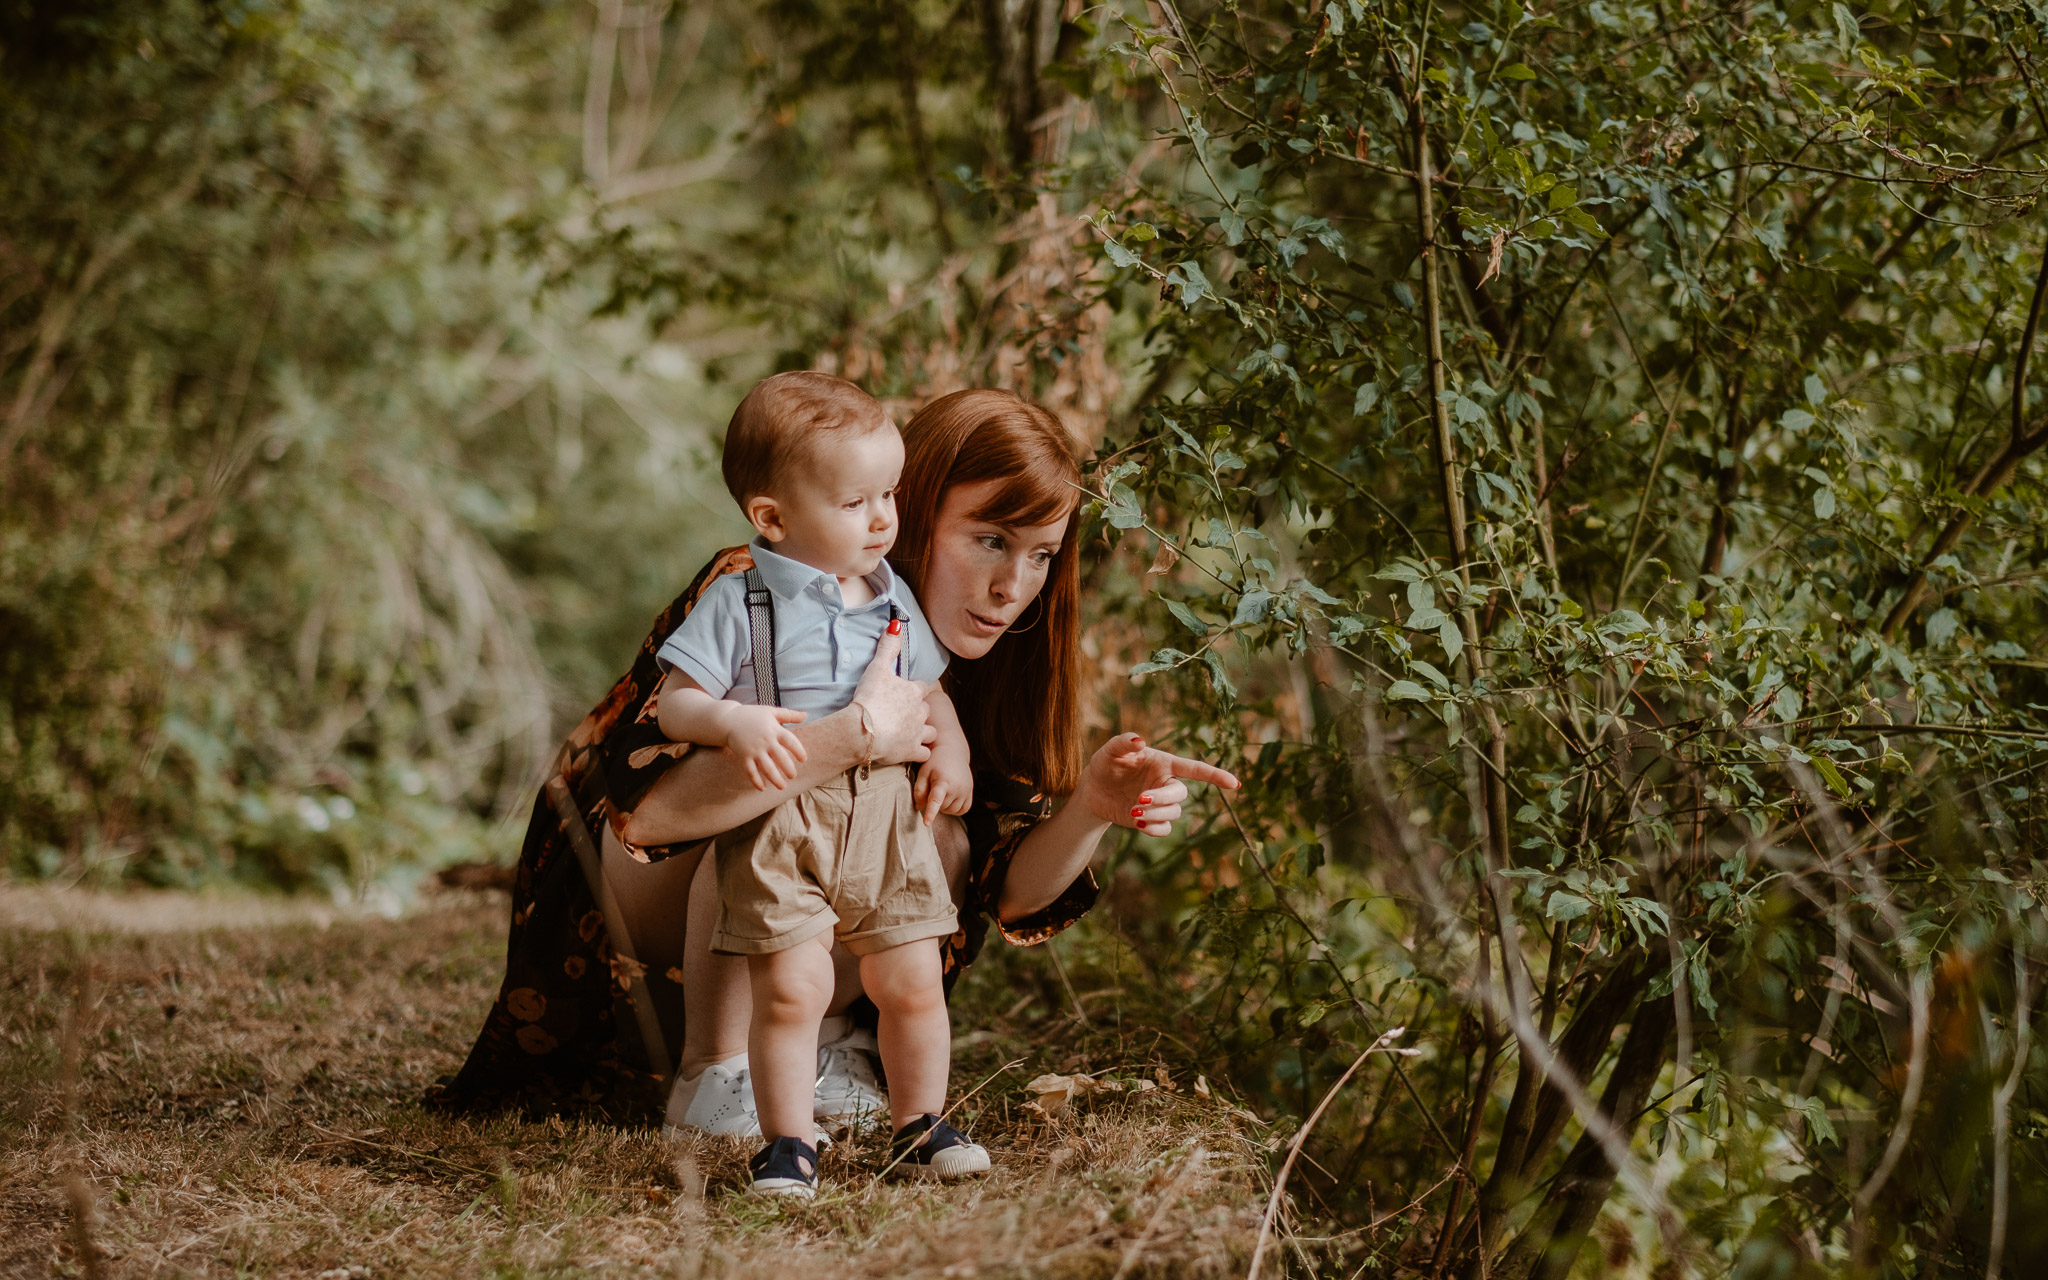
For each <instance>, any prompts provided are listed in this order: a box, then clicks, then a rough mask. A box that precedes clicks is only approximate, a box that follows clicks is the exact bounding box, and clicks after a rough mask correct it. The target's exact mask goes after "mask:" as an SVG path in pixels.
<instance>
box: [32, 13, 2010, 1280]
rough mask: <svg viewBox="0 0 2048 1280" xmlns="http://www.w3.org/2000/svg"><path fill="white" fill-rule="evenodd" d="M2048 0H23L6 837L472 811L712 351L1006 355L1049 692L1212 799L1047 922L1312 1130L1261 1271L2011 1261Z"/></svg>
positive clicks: (343, 852) (837, 358)
mask: <svg viewBox="0 0 2048 1280" xmlns="http://www.w3.org/2000/svg"><path fill="white" fill-rule="evenodd" d="M2044 31H2048V6H2043V5H2040V4H2036V3H2032V2H2031V0H2029V2H2025V3H2015V2H2010V0H1993V2H1990V3H1964V2H1963V0H1954V2H1953V3H1923V2H1920V0H1897V2H1896V3H1885V2H1882V0H1880V2H1878V3H1868V4H1845V3H1821V4H1812V3H1786V4H1769V3H1700V2H1697V0H1688V2H1677V0H1669V2H1664V3H1641V4H1631V3H1624V2H1621V0H1587V2H1586V3H1569V2H1568V3H1558V4H1555V5H1552V6H1549V7H1547V8H1543V9H1541V10H1540V11H1539V10H1538V9H1536V8H1526V9H1525V8H1522V7H1519V6H1517V5H1514V4H1509V3H1501V4H1485V3H1472V4H1458V5H1440V4H1436V3H1410V4H1396V3H1374V4H1365V3H1361V2H1360V0H1335V2H1325V0H1312V2H1311V3H1309V4H1306V5H1292V4H1269V3H1263V2H1257V0H1241V2H1239V3H1225V4H1214V5H1211V4H1203V3H1192V4H1176V3H1169V2H1167V0H1160V2H1159V3H1132V4H1123V5H1102V6H1088V5H1083V4H1081V3H1078V2H1074V3H1065V4H1062V3H1059V2H1058V0H964V2H962V3H958V4H947V3H935V2H928V0H879V2H878V3H843V4H841V3H807V2H799V0H791V2H788V3H776V2H770V3H761V4H754V5H746V4H738V3H726V2H723V0H694V2H692V3H688V4H679V5H673V4H662V3H635V4H628V3H625V2H624V0H595V2H594V3H588V4H580V5H569V4H545V3H537V2H519V0H513V2H508V3H503V4H500V5H497V6H483V5H476V6H454V5H440V4H428V3H424V2H407V0H387V2H386V3H373V4H360V3H359V4H348V5H343V4H336V3H326V2H324V0H296V2H293V3H253V2H251V3H230V2H228V0H168V2H165V3H153V4H116V3H111V2H98V3H94V2H88V3H82V4H73V5H66V6H54V5H38V4H33V3H16V4H12V5H7V6H5V7H4V9H0V148H4V153H5V157H6V160H5V163H4V164H0V848H4V853H5V859H6V862H5V865H6V866H7V868H8V872H7V874H8V875H10V876H12V877H14V878H16V879H22V880H38V879H40V880H55V881H60V882H66V883H70V882H83V883H87V884H121V883H134V882H141V883H148V884H155V885H161V886H195V885H204V884H211V883H218V882H222V881H240V882H252V883H257V884H262V885H266V886H273V887H277V888H284V889H298V890H309V889H310V890H316V891H321V892H326V893H330V894H334V895H336V896H337V897H338V898H343V899H350V898H353V899H364V898H372V899H374V898H377V897H379V896H380V895H381V896H385V897H392V898H396V897H402V896H403V895H405V894H406V893H408V892H409V891H410V888H411V886H412V885H413V884H414V883H415V882H416V881H417V880H418V879H419V878H420V877H421V876H422V875H424V874H425V873H426V872H427V871H429V870H431V869H433V868H434V867H436V866H439V865H442V864H445V863H450V862H457V861H466V860H472V859H477V858H493V857H496V858H503V857H506V856H508V854H509V850H510V846H511V843H512V841H513V838H514V836H515V834H516V826H515V821H516V818H517V816H518V815H519V814H521V813H523V812H524V809H525V806H526V804H527V803H528V801H529V796H530V792H531V791H532V789H533V787H534V786H535V784H536V781H537V779H538V778H539V776H540V773H541V770H542V769H543V768H544V766H545V764H546V761H547V759H548V756H549V753H550V751H551V750H552V746H553V743H554V741H555V739H556V737H557V735H558V734H559V733H560V732H561V731H562V730H563V729H564V728H565V727H566V726H567V725H568V724H570V723H572V722H573V720H574V719H575V718H576V717H577V716H579V715H580V714H581V713H582V711H583V710H584V709H585V708H586V706H587V705H588V704H589V703H590V702H591V701H592V700H593V699H594V698H595V697H596V696H597V695H598V694H599V693H600V692H601V691H602V690H603V689H604V688H605V687H606V685H607V684H608V682H609V680H610V679H611V678H612V676H613V675H614V674H615V673H616V671H617V670H618V669H619V668H620V666H621V665H622V664H623V662H624V661H625V660H626V657H627V655H628V653H629V652H630V649H631V646H633V645H634V644H635V643H636V642H637V640H638V638H639V637H640V635H641V634H642V633H643V632H644V628H645V626H646V623H647V620H648V619H649V618H650V617H651V616H652V615H653V614H654V613H655V612H656V611H658V609H659V608H660V607H661V606H662V605H663V604H665V603H666V602H667V600H668V599H669V598H670V597H671V596H672V595H673V594H674V592H675V591H676V590H677V589H678V588H679V587H680V585H681V584H682V583H684V582H685V581H687V579H688V578H689V577H690V575H691V574H692V573H693V572H694V571H695V568H696V567H697V565H698V564H699V563H700V562H701V560H702V558H703V556H704V555H705V553H707V552H708V551H710V550H711V549H713V548H715V547H716V546H718V545H721V544H723V543H726V542H729V541H732V540H734V539H735V538H736V537H737V536H738V531H739V525H738V522H737V518H736V517H735V516H733V515H732V514H731V513H730V512H729V511H728V510H727V507H728V506H729V503H727V502H726V501H725V500H724V498H723V495H722V493H721V491H720V490H719V487H718V486H717V484H716V482H715V474H714V472H713V471H712V470H710V465H709V464H710V462H711V460H712V459H713V457H714V456H715V454H714V450H715V446H716V433H717V430H718V428H719V426H720V424H722V422H723V420H724V417H725V415H726V414H727V413H728V412H729V410H730V406H731V405H732V404H733V403H734V402H735V401H736V399H737V397H738V396H739V395H740V394H742V393H743V392H744V390H745V388H746V386H747V385H748V384H749V383H750V382H751V380H753V379H754V378H756V377H758V376H760V375H762V374H765V373H768V372H771V371H774V370H776V369H781V368H797V367H816V368H824V369H829V370H833V371H836V372H839V373H842V374H844V375H845V376H847V377H850V378H853V379H855V380H857V381H860V382H862V383H863V384H865V385H867V386H868V387H869V388H870V389H872V390H874V391H875V392H876V393H877V394H880V395H883V396H885V397H887V398H888V399H889V400H890V401H891V402H892V403H893V404H895V405H897V406H898V407H899V408H900V409H902V410H905V411H907V410H908V409H910V408H911V407H913V406H914V405H915V404H917V403H919V402H920V401H922V400H923V399H926V398H929V397H930V396H933V395H936V394H939V393H942V392H944V391H947V390H950V389H953V388H955V387H959V386H967V385H990V384H992V385H1000V386H1008V387H1013V388H1016V389H1017V390H1019V391H1022V392H1025V393H1026V394H1030V395H1032V396H1034V397H1036V398H1038V399H1040V400H1042V401H1044V402H1045V403H1047V404H1049V405H1051V406H1052V407H1054V408H1055V409H1057V410H1058V411H1059V412H1060V413H1061V414H1062V415H1063V416H1064V417H1065V419H1066V421H1067V423H1068V424H1069V426H1070V427H1071V428H1072V429H1073V431H1074V432H1075V434H1076V437H1077V440H1078V441H1079V443H1080V444H1082V445H1083V446H1085V447H1087V448H1090V449H1092V450H1094V453H1095V458H1096V461H1095V463H1094V464H1093V466H1092V467H1091V470H1090V484H1091V486H1093V489H1094V500H1093V501H1091V503H1090V504H1089V522H1088V525H1087V536H1088V540H1089V554H1090V561H1089V570H1088V572H1089V585H1090V591H1091V599H1092V601H1093V607H1094V609H1095V616H1094V618H1093V619H1092V622H1091V625H1090V627H1089V629H1088V641H1087V643H1088V646H1089V656H1090V658H1091V659H1093V660H1094V664H1095V667H1096V669H1097V671H1098V672H1099V683H1098V684H1097V686H1096V687H1095V688H1094V689H1093V690H1092V692H1091V701H1092V711H1091V730H1092V731H1095V732H1107V731H1110V730H1112V729H1115V728H1141V729H1143V730H1145V731H1147V732H1148V733H1149V734H1151V735H1152V736H1155V737H1157V738H1159V739H1160V740H1162V741H1164V742H1166V743H1168V744H1169V745H1172V746H1174V747H1175V748H1176V749H1179V750H1183V751H1188V752H1191V753H1197V754H1204V755H1209V756H1212V757H1216V758H1220V759H1225V760H1228V761H1231V762H1232V763H1233V767H1241V768H1242V769H1243V771H1244V772H1246V773H1247V774H1248V776H1249V777H1250V779H1251V781H1252V785H1251V786H1250V787H1248V788H1247V790H1246V792H1245V793H1244V795H1243V798H1242V799H1241V800H1240V801H1238V802H1237V804H1238V806H1239V807H1238V808H1237V809H1236V810H1234V811H1230V810H1226V809H1225V808H1224V807H1223V806H1221V804H1220V803H1214V804H1212V807H1210V808H1209V809H1206V810H1204V816H1203V817H1202V818H1201V819H1199V820H1197V821H1196V822H1194V823H1193V824H1191V826H1190V829H1189V831H1188V832H1187V833H1186V835H1185V836H1184V837H1176V838H1175V839H1174V840H1172V841H1170V842H1153V841H1132V842H1127V843H1125V844H1123V845H1121V846H1119V847H1118V848H1116V849H1115V850H1113V851H1111V853H1110V855H1109V863H1108V865H1107V866H1106V868H1105V872H1104V874H1105V877H1106V878H1107V879H1108V881H1109V883H1110V894H1109V897H1110V899H1111V902H1110V906H1109V908H1108V909H1106V910H1105V911H1104V912H1102V913H1100V914H1099V916H1098V917H1097V918H1096V919H1095V920H1093V921H1092V922H1091V923H1090V924H1089V925H1088V926H1087V927H1086V929H1085V930H1084V931H1083V932H1082V933H1080V934H1079V935H1077V936H1078V943H1077V946H1078V948H1079V950H1078V952H1077V953H1076V956H1075V960H1076V963H1078V964H1080V965H1082V966H1083V968H1084V976H1085V974H1086V973H1090V972H1096V971H1099V973H1098V974H1097V976H1102V975H1110V977H1111V978H1113V980H1114V981H1116V982H1118V983H1120V984H1122V986H1121V989H1122V990H1123V991H1124V992H1125V993H1126V994H1125V996H1124V997H1123V998H1124V999H1127V1000H1136V1001H1142V1002H1145V1003H1146V1005H1147V1010H1148V1011H1147V1013H1146V1015H1145V1016H1147V1017H1149V1018H1152V1019H1154V1020H1155V1022H1156V1024H1157V1025H1158V1026H1159V1027H1161V1028H1164V1029H1165V1031H1166V1033H1167V1034H1169V1035H1171V1036H1172V1037H1173V1040H1174V1043H1175V1044H1177V1045H1178V1050H1177V1051H1178V1052H1181V1053H1184V1054H1185V1057H1186V1060H1187V1061H1189V1062H1193V1063H1203V1064H1207V1066H1208V1069H1211V1070H1214V1069H1215V1064H1216V1063H1218V1062H1228V1063H1229V1064H1230V1069H1229V1071H1228V1073H1227V1076H1228V1080H1229V1083H1230V1085H1231V1087H1232V1088H1233V1089H1234V1090H1236V1091H1238V1092H1239V1093H1241V1094H1242V1095H1243V1096H1244V1097H1245V1098H1246V1099H1247V1100H1248V1101H1249V1102H1250V1103H1251V1104H1252V1106H1253V1107H1254V1108H1255V1109H1256V1110H1257V1111H1258V1112H1259V1113H1260V1114H1261V1115H1262V1116H1264V1117H1266V1118H1269V1119H1274V1120H1277V1121H1278V1122H1279V1123H1280V1125H1281V1126H1282V1129H1283V1131H1289V1132H1292V1133H1293V1134H1294V1135H1295V1138H1294V1140H1292V1141H1290V1142H1288V1143H1286V1144H1284V1145H1281V1146H1280V1148H1279V1149H1278V1150H1277V1151H1276V1152H1275V1153H1274V1155H1273V1158H1272V1168H1271V1169H1270V1170H1269V1175H1270V1176H1271V1177H1273V1178H1275V1179H1277V1180H1278V1181H1280V1182H1283V1183H1285V1184H1286V1185H1285V1186H1283V1187H1281V1188H1280V1189H1279V1190H1277V1191H1275V1192H1274V1196H1275V1201H1276V1203H1278V1202H1279V1201H1280V1200H1281V1199H1284V1198H1285V1197H1288V1196H1291V1197H1293V1201H1292V1203H1293V1204H1294V1205H1295V1209H1296V1211H1297V1212H1298V1213H1300V1214H1303V1215H1308V1216H1309V1217H1310V1218H1313V1219H1315V1220H1317V1221H1324V1220H1327V1222H1328V1223H1329V1224H1330V1226H1331V1227H1332V1230H1331V1232H1329V1233H1327V1234H1326V1236H1325V1237H1319V1238H1320V1239H1322V1240H1323V1244H1322V1246H1321V1247H1320V1251H1319V1252H1316V1251H1309V1250H1305V1249H1303V1248H1302V1247H1300V1246H1299V1244H1298V1243H1297V1245H1296V1246H1295V1247H1294V1248H1292V1249H1290V1250H1276V1249H1269V1248H1265V1247H1263V1246H1262V1247H1260V1248H1259V1249H1258V1250H1257V1252H1258V1255H1259V1256H1258V1258H1257V1259H1256V1260H1255V1261H1253V1262H1252V1263H1251V1265H1252V1266H1253V1267H1255V1268H1256V1267H1260V1266H1263V1267H1265V1268H1267V1269H1268V1270H1269V1271H1271V1270H1278V1269H1280V1268H1293V1269H1296V1270H1309V1269H1321V1268H1324V1267H1328V1268H1330V1269H1332V1270H1334V1271H1338V1272H1340V1273H1343V1274H1352V1273H1354V1272H1362V1273H1363V1274H1393V1273H1395V1272H1397V1271H1421V1272H1424V1273H1427V1274H1430V1275H1432V1276H1437V1275H1453V1274H1455V1275H1459V1276H1465V1277H1480V1276H1515V1277H1522V1276H1545V1277H1557V1276H1563V1275H1565V1274H1567V1273H1568V1272H1571V1271H1572V1270H1573V1268H1574V1267H1577V1268H1578V1270H1579V1271H1580V1272H1581V1273H1585V1274H1590V1273H1592V1272H1593V1271H1595V1270H1598V1269H1600V1268H1603V1267H1617V1268H1618V1267H1627V1268H1630V1269H1632V1270H1636V1271H1641V1272H1643V1273H1646V1274H1657V1275H1727V1274H1734V1275H1742V1276H1759V1277H1761V1276H1794V1275H1807V1274H1812V1275H1822V1274H1825V1275H1878V1274H1884V1275H1892V1274H1898V1275H1906V1274H1913V1275H1950V1274H1954V1275H1972V1276H1974V1275H1980V1274H1981V1275H1987V1276H1996V1275H1999V1274H2002V1273H2003V1274H2028V1273H2030V1272H2031V1271H2033V1270H2035V1269H2038V1268H2039V1267H2040V1266H2041V1265H2043V1263H2044V1262H2048V1141H2044V1139H2048V1096H2044V1088H2048V1058H2044V1054H2043V1051H2042V1049H2041V1047H2040V1037H2038V1036H2036V1035H2035V1034H2034V1030H2035V1026H2036V1023H2037V1022H2038V1018H2039V1013H2038V1010H2039V1006H2040V992H2041V988H2042V986H2043V985H2044V980H2048V978H2044V974H2043V972H2042V965H2043V962H2044V960H2048V919H2044V916H2043V902H2044V898H2043V895H2044V891H2048V878H2044V877H2048V873H2044V869H2043V863H2042V853H2043V843H2042V830H2043V829H2042V822H2043V816H2044V815H2043V810H2042V804H2043V797H2042V793H2041V792H2042V780H2041V778H2040V776H2039V774H2040V770H2041V764H2042V761H2043V759H2044V755H2043V753H2044V751H2048V717H2044V709H2048V688H2044V682H2043V678H2042V672H2043V670H2044V668H2048V648H2044V627H2048V597H2044V594H2043V586H2044V581H2048V546H2044V534H2043V529H2044V524H2048V522H2044V519H2043V517H2044V514H2048V512H2044V503H2048V495H2044V493H2043V490H2042V480H2043V477H2044V471H2043V466H2044V463H2043V454H2042V452H2041V446H2042V445H2043V444H2044V443H2048V407H2044V406H2048V400H2044V397H2043V395H2042V392H2041V389H2040V386H2039V382H2040V379H2039V377H2038V372H2039V371H2038V370H2034V371H2033V372H2032V374H2031V375H2030V369H2029V365H2030V356H2031V353H2032V352H2033V350H2034V348H2035V346H2036V345H2037V342H2036V340H2037V337H2038V334H2039V328H2040V321H2041V316H2042V310H2043V301H2044V283H2048V256H2044V247H2048V246H2044V238H2048V224H2044V222H2043V220H2042V218H2041V215H2040V210H2039V207H2038V201H2039V198H2040V193H2041V189H2042V183H2043V181H2044V179H2048V84H2044V83H2043V79H2042V77H2043V68H2042V66H2041V65H2040V63H2039V61H2038V60H2039V58H2040V56H2041V54H2042V52H2043V50H2044V44H2043V39H2044ZM1134 974H1135V975H1136V976H1135V977H1133V976H1132V975H1134ZM1062 981H1065V971H1064V970H1063V971H1062ZM1076 1003H1077V1005H1078V1004H1079V1001H1078V1000H1077V1001H1076ZM1119 1007H1120V1008H1121V1006H1119ZM1085 1018H1086V1015H1085V1013H1083V1014H1081V1019H1082V1020H1084V1021H1085ZM1395 1027H1405V1028H1406V1030H1405V1032H1403V1033H1401V1034H1399V1035H1395V1034H1394V1033H1393V1031H1392V1029H1393V1028H1395ZM1397 1046H1406V1047H1412V1048H1413V1049H1415V1050H1417V1051H1418V1052H1417V1053H1416V1055H1415V1056H1403V1055H1401V1054H1399V1053H1396V1052H1393V1051H1392V1050H1393V1049H1394V1048H1395V1047H1397ZM1219 1078H1221V1076H1219ZM1282 1221H1283V1224H1284V1222H1285V1221H1288V1219H1285V1218H1284V1216H1283V1218H1282ZM1589 1238H1590V1239H1593V1240H1595V1244H1594V1245H1593V1246H1592V1247H1582V1246H1584V1245H1585V1243H1586V1241H1587V1240H1588V1239H1589ZM1297 1239H1298V1235H1297Z"/></svg>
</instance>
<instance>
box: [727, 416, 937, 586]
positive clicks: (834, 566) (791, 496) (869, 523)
mask: <svg viewBox="0 0 2048 1280" xmlns="http://www.w3.org/2000/svg"><path fill="white" fill-rule="evenodd" d="M784 471H785V474H783V475H781V476H779V477H777V479H776V484H775V492H774V493H773V494H766V493H763V494H756V495H755V496H753V497H752V498H749V499H747V519H748V520H750V521H752V522H753V525H754V528H756V529H758V530H759V531H760V532H761V536H763V537H765V538H767V539H768V541H770V542H772V543H774V544H775V549H776V551H778V552H780V553H781V554H783V555H786V556H788V557H789V558H790V559H792V560H800V561H802V562H803V563H805V564H807V565H810V566H811V567H812V568H814V569H818V570H821V571H823V572H825V573H829V574H832V575H834V576H835V577H840V578H858V577H861V576H863V575H865V574H870V573H873V572H874V571H875V568H876V566H878V565H880V564H881V563H882V557H883V556H885V555H887V554H889V549H890V548H891V547H893V546H895V545H896V485H897V483H898V482H899V481H900V480H902V478H903V437H902V436H901V435H900V434H898V433H897V430H896V428H895V427H894V426H882V427H877V428H876V429H875V430H873V431H864V432H861V433H859V434H857V435H844V434H836V433H835V434H834V435H833V436H831V437H828V439H827V441H826V442H824V443H823V445H822V447H820V448H818V449H817V450H816V451H815V452H814V453H813V454H812V456H811V457H809V458H807V459H804V460H801V461H798V462H795V463H793V464H792V465H790V466H788V467H787V468H785V469H784Z"/></svg>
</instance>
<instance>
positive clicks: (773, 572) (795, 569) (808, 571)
mask: <svg viewBox="0 0 2048 1280" xmlns="http://www.w3.org/2000/svg"><path fill="white" fill-rule="evenodd" d="M747 550H748V551H750V552H752V553H753V556H754V567H755V568H756V569H759V570H760V571H761V581H763V582H765V583H767V584H768V590H770V591H772V592H774V593H775V594H776V595H777V596H779V597H781V598H782V599H784V600H794V599H796V598H797V597H798V596H800V595H802V594H803V593H804V588H805V587H808V586H810V585H811V584H812V583H814V582H816V581H817V580H818V579H820V578H823V579H825V580H826V581H827V582H830V583H831V584H832V589H833V594H834V595H837V594H838V590H839V580H838V579H837V578H836V577H834V576H833V575H832V574H829V573H826V572H825V571H824V570H823V569H819V568H817V567H815V566H812V565H808V564H805V563H804V562H803V561H801V560H792V559H790V558H789V557H788V556H786V555H783V554H782V553H781V552H779V551H775V550H773V549H772V548H771V547H770V545H769V542H768V540H767V539H766V538H761V537H756V538H755V539H754V540H753V542H752V543H750V544H748V547H747ZM867 579H868V585H869V586H871V587H873V588H874V589H875V598H876V599H877V600H880V599H882V598H884V597H887V596H890V595H893V594H894V593H895V590H896V574H895V571H894V570H892V569H891V568H890V567H889V561H888V559H887V558H886V557H885V558H884V559H883V560H882V562H881V563H880V564H878V565H876V566H875V571H874V572H873V573H871V574H869V575H867Z"/></svg>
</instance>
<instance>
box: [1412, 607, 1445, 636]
mask: <svg viewBox="0 0 2048 1280" xmlns="http://www.w3.org/2000/svg"><path fill="white" fill-rule="evenodd" d="M1444 621H1445V615H1444V613H1443V611H1442V610H1441V609H1434V608H1431V609H1417V610H1416V611H1415V612H1413V613H1411V614H1409V615H1408V629H1409V630H1411V631H1434V630H1436V629H1437V628H1438V627H1441V626H1442V625H1444Z"/></svg>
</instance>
